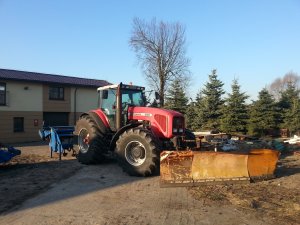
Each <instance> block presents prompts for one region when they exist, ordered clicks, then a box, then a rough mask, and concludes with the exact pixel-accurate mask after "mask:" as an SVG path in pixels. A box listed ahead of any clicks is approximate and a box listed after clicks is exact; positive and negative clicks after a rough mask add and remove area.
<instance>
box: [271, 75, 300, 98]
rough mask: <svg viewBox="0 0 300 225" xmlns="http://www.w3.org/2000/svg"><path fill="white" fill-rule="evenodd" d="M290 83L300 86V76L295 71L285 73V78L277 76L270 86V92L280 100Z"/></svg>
mask: <svg viewBox="0 0 300 225" xmlns="http://www.w3.org/2000/svg"><path fill="white" fill-rule="evenodd" d="M288 85H293V86H295V87H296V88H298V89H299V88H300V76H299V75H298V74H297V73H294V72H293V71H290V72H288V73H286V74H285V75H284V77H283V78H276V79H275V80H274V81H273V82H272V83H271V84H270V85H269V87H268V90H269V91H270V93H271V94H272V95H273V96H274V98H275V99H276V100H278V99H279V98H280V96H281V93H282V92H283V91H284V90H286V88H287V87H288Z"/></svg>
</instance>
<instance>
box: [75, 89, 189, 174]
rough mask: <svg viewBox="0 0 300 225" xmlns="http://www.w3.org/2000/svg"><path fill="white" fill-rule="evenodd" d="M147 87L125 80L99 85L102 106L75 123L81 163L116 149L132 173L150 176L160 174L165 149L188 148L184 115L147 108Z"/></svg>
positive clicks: (88, 161)
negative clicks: (145, 92)
mask: <svg viewBox="0 0 300 225" xmlns="http://www.w3.org/2000/svg"><path fill="white" fill-rule="evenodd" d="M144 90H145V88H144V87H139V86H133V85H125V84H122V83H120V84H118V85H108V86H104V87H100V88H98V93H99V108H98V109H95V110H91V111H89V112H87V113H84V114H82V115H81V116H80V118H79V120H78V121H77V123H76V128H75V134H76V135H78V155H77V157H78V161H79V162H81V163H83V164H92V163H97V162H101V161H102V160H103V159H104V158H105V156H106V155H107V154H108V153H109V152H113V153H114V155H115V156H116V158H117V160H118V162H119V164H120V165H121V167H122V168H123V169H124V171H126V172H127V173H128V174H129V175H134V176H149V175H153V174H157V173H158V171H159V163H160V159H159V157H160V152H161V151H162V150H164V149H183V148H186V143H187V142H185V132H186V130H185V121H184V117H183V115H182V114H181V113H179V112H176V111H172V110H167V109H162V108H152V107H146V98H145V94H144ZM191 135H192V134H191V133H189V139H194V137H193V136H191ZM189 143H191V141H190V142H189Z"/></svg>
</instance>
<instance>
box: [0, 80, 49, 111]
mask: <svg viewBox="0 0 300 225" xmlns="http://www.w3.org/2000/svg"><path fill="white" fill-rule="evenodd" d="M6 90H7V101H8V102H7V104H8V106H1V108H0V111H23V112H24V111H25V112H32V111H36V112H41V111H42V110H43V87H42V85H41V84H34V83H20V82H13V81H8V82H6Z"/></svg>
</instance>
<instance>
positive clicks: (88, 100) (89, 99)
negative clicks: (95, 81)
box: [71, 87, 98, 113]
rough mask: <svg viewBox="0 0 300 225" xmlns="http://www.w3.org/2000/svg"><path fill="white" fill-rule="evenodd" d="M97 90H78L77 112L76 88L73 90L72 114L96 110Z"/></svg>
mask: <svg viewBox="0 0 300 225" xmlns="http://www.w3.org/2000/svg"><path fill="white" fill-rule="evenodd" d="M97 102H98V92H97V89H96V88H95V89H91V88H81V87H79V88H77V91H76V110H75V108H74V106H75V88H72V89H71V112H74V111H76V112H77V113H78V112H87V111H89V110H91V109H96V108H97V106H98V103H97Z"/></svg>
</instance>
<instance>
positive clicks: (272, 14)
mask: <svg viewBox="0 0 300 225" xmlns="http://www.w3.org/2000/svg"><path fill="white" fill-rule="evenodd" d="M134 17H139V18H141V19H145V20H148V21H150V20H151V19H152V18H154V17H156V19H157V20H163V21H166V22H180V23H182V24H183V25H185V27H186V39H187V57H189V58H190V59H191V66H190V70H191V72H192V84H191V87H190V88H189V90H188V93H189V95H190V97H193V98H194V97H195V94H196V93H197V91H198V90H199V89H201V88H202V87H203V84H204V83H205V82H206V81H207V79H208V74H209V73H210V71H211V70H212V69H214V68H216V69H217V71H218V76H219V79H221V80H222V81H223V82H224V83H225V85H224V89H225V90H226V91H227V92H230V90H231V88H230V86H231V83H232V80H233V79H234V78H238V80H239V83H240V85H241V89H242V91H245V92H246V93H247V94H248V95H250V96H251V99H256V97H257V94H258V92H259V91H260V90H261V89H262V88H264V87H265V86H266V85H267V84H270V83H271V82H272V81H273V80H274V79H275V78H277V77H282V76H284V74H286V73H287V72H290V71H294V72H296V73H298V75H300V56H299V53H300V0H249V1H248V0H239V1H238V0H228V1H225V0H206V1H201V0H198V1H196V0H191V1H188V0H185V1H179V0H151V1H150V0H148V1H146V0H144V1H143V0H127V1H122V0H119V1H117V0H107V1H104V0H103V1H102V0H98V1H91V0H87V1H83V0H82V1H76V0H64V1H61V0H48V1H40V0H26V1H23V0H0V27H1V35H0V68H6V69H16V70H25V71H34V72H42V73H53V74H62V75H67V76H78V77H86V78H95V79H105V80H108V81H109V82H112V83H118V82H121V81H123V82H124V83H129V82H133V83H134V84H137V85H138V84H139V85H144V86H147V83H146V82H145V79H144V77H143V74H142V72H141V70H140V67H139V65H138V63H137V59H136V56H135V54H134V52H133V51H132V50H131V48H130V47H129V44H128V41H129V38H130V34H131V31H132V20H133V18H134Z"/></svg>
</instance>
